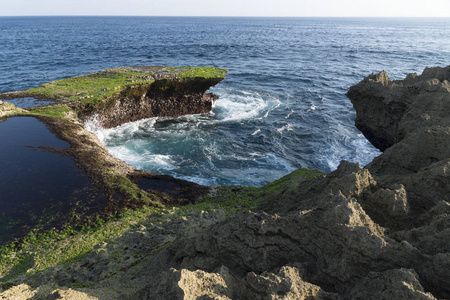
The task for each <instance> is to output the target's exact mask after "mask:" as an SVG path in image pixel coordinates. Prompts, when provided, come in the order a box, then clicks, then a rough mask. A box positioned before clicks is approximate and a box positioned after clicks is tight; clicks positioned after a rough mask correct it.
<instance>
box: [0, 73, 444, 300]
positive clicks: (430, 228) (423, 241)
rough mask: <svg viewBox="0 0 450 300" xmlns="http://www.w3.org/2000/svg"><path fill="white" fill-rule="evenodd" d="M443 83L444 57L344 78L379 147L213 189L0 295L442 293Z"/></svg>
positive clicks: (14, 282) (360, 122)
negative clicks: (317, 168)
mask: <svg viewBox="0 0 450 300" xmlns="http://www.w3.org/2000/svg"><path fill="white" fill-rule="evenodd" d="M449 81H450V66H448V67H445V68H440V67H436V68H427V69H425V70H424V72H423V74H422V75H417V74H410V75H408V76H407V77H406V79H405V80H395V81H391V80H390V79H389V78H388V76H387V74H386V72H384V71H383V72H381V73H379V74H372V75H370V76H368V77H366V78H365V79H364V80H362V81H361V82H360V83H358V84H357V85H355V86H353V87H351V88H350V90H349V92H348V93H347V96H348V97H349V98H350V100H351V101H352V103H353V105H354V107H355V110H356V112H357V120H356V126H357V127H358V128H359V129H360V130H361V131H362V132H363V133H364V135H365V136H366V137H367V138H368V139H369V141H370V142H371V143H372V144H374V145H375V146H376V147H377V148H379V149H380V150H382V151H383V153H382V154H381V155H380V156H379V157H377V158H375V159H374V160H373V161H372V163H370V164H369V165H368V166H366V167H365V168H363V169H361V168H360V166H359V165H358V164H355V163H350V162H346V161H342V162H341V164H340V165H339V167H338V169H337V170H336V171H334V172H332V173H330V174H327V175H320V173H314V174H312V173H310V172H308V171H298V172H294V173H292V174H290V175H288V176H286V177H285V178H283V179H280V180H279V181H277V182H274V183H272V184H269V185H267V186H265V187H263V188H260V189H245V188H240V187H233V188H229V189H227V190H226V193H225V192H224V191H225V190H212V191H210V193H209V195H208V196H207V197H205V196H204V197H201V198H199V199H198V200H196V204H195V205H193V206H191V208H192V209H191V210H188V211H189V212H188V213H186V210H178V208H173V209H168V210H164V211H160V212H159V213H157V214H155V213H152V214H148V215H147V216H146V217H144V218H143V219H141V220H140V221H139V222H136V224H135V226H134V227H132V228H130V229H129V230H127V231H126V232H124V233H123V234H120V236H117V237H115V238H112V239H110V240H108V241H107V242H103V243H99V244H96V246H95V247H93V248H92V249H90V250H89V251H87V252H86V254H85V255H83V256H82V257H80V258H79V260H78V261H75V262H71V261H68V262H66V263H62V264H58V265H55V266H52V267H48V268H45V269H43V270H41V271H39V272H38V274H39V276H34V277H33V274H35V273H33V272H35V271H33V270H32V269H31V270H28V273H27V274H28V275H26V276H22V277H20V276H19V277H16V278H15V279H11V280H10V281H8V282H7V283H8V285H5V284H3V286H4V287H8V288H9V289H8V290H6V291H4V292H2V293H0V299H12V298H14V297H16V298H14V299H28V298H32V297H34V299H448V298H450V199H449V197H450V196H449V195H450V185H449V183H450V181H449V170H450V117H449V115H450V83H449ZM206 204H208V205H206ZM31 268H36V267H35V266H34V267H33V266H32V267H31ZM77 297H78V298H77Z"/></svg>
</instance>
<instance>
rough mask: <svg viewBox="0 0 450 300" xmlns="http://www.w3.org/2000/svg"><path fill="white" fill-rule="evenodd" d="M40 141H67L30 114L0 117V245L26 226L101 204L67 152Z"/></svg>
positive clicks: (62, 143) (64, 145) (61, 144)
mask: <svg viewBox="0 0 450 300" xmlns="http://www.w3.org/2000/svg"><path fill="white" fill-rule="evenodd" d="M42 145H45V146H50V147H52V148H54V149H64V148H67V147H69V146H70V145H69V143H67V142H65V141H63V140H60V139H58V138H57V137H56V136H54V135H53V134H52V133H51V132H50V131H49V130H48V129H47V127H46V126H45V124H44V123H42V122H40V121H39V120H38V119H36V118H33V117H14V118H10V119H8V120H6V121H4V122H0V170H1V171H0V207H1V209H0V228H1V230H0V244H1V243H2V242H3V241H5V240H8V239H10V238H11V237H17V235H20V234H22V233H24V232H26V231H27V228H29V227H28V226H32V225H36V224H39V223H44V224H45V223H47V222H48V223H50V224H51V225H55V222H58V221H61V218H63V217H67V215H68V213H69V212H70V210H71V209H73V208H74V207H77V206H78V205H80V206H81V205H83V204H84V205H90V206H93V207H95V205H96V204H97V203H99V204H101V203H104V202H102V201H103V199H104V198H105V197H104V196H103V193H102V192H101V191H99V190H97V189H96V188H95V187H93V186H92V184H91V183H90V181H89V179H88V178H87V176H86V174H85V173H84V172H83V171H82V170H81V169H79V168H78V167H77V166H76V164H75V162H74V160H73V158H72V157H70V156H63V155H60V154H57V153H53V152H50V151H48V150H44V149H42V148H39V146H42ZM94 199H95V201H93V200H94ZM92 203H94V204H92Z"/></svg>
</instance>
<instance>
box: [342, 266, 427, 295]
mask: <svg viewBox="0 0 450 300" xmlns="http://www.w3.org/2000/svg"><path fill="white" fill-rule="evenodd" d="M348 298H349V299H361V300H362V299H373V300H377V299H380V300H382V299H411V300H413V299H414V300H416V299H417V300H419V299H424V300H425V299H436V298H435V297H433V295H431V294H430V293H425V292H424V289H423V287H422V286H421V284H420V282H419V280H418V275H417V273H416V272H415V271H414V270H408V269H398V270H388V271H384V272H370V273H369V274H368V275H367V276H366V277H365V278H364V279H363V280H361V281H360V282H358V283H357V284H356V285H355V286H354V287H353V288H352V289H351V290H350V292H349V296H348Z"/></svg>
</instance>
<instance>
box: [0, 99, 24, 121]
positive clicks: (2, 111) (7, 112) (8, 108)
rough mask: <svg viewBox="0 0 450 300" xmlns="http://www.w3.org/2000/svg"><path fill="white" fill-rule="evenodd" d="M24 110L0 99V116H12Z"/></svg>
mask: <svg viewBox="0 0 450 300" xmlns="http://www.w3.org/2000/svg"><path fill="white" fill-rule="evenodd" d="M24 111H25V110H23V109H21V108H19V107H16V106H15V105H14V104H12V103H9V102H4V101H0V118H3V117H8V116H13V115H16V114H18V113H21V112H24Z"/></svg>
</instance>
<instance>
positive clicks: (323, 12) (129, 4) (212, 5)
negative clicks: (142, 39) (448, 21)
mask: <svg viewBox="0 0 450 300" xmlns="http://www.w3.org/2000/svg"><path fill="white" fill-rule="evenodd" d="M0 15H1V16H29V15H140V16H299V17H300V16H305V17H314V16H324V17H450V0H426V1H425V0H377V1H365V0H225V1H223V0H39V1H38V0H0Z"/></svg>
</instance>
